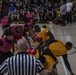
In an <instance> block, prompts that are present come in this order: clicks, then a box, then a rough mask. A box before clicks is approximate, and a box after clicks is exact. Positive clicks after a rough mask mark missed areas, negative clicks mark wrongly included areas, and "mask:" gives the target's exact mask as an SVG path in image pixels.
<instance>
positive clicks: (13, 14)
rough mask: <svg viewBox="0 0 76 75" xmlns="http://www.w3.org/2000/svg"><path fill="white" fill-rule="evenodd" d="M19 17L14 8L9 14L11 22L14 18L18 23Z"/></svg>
mask: <svg viewBox="0 0 76 75" xmlns="http://www.w3.org/2000/svg"><path fill="white" fill-rule="evenodd" d="M19 16H20V14H19V11H18V10H17V9H16V8H15V9H14V11H13V12H12V14H11V20H12V21H13V20H14V18H17V21H19Z"/></svg>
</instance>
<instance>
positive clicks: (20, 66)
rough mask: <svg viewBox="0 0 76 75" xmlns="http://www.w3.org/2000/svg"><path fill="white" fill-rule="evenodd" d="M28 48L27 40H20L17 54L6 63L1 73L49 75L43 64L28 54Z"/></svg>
mask: <svg viewBox="0 0 76 75" xmlns="http://www.w3.org/2000/svg"><path fill="white" fill-rule="evenodd" d="M27 48H28V47H27V42H26V41H25V40H23V39H20V40H18V42H17V54H16V55H15V56H13V57H10V58H8V59H6V60H5V61H4V63H3V64H2V65H1V66H0V73H1V74H4V73H5V72H8V74H9V75H17V74H18V75H19V74H20V75H36V73H37V72H39V73H40V75H48V72H47V71H46V70H45V69H44V67H43V65H42V64H41V62H40V61H39V60H37V59H36V58H35V57H33V56H30V55H28V54H27ZM11 59H12V60H11ZM9 62H10V63H9ZM6 64H7V65H6Z"/></svg>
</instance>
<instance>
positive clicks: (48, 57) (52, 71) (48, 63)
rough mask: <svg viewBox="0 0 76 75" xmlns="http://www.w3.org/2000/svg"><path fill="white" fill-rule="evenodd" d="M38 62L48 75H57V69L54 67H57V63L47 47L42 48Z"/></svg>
mask: <svg viewBox="0 0 76 75" xmlns="http://www.w3.org/2000/svg"><path fill="white" fill-rule="evenodd" d="M39 60H40V61H41V62H42V64H43V65H44V68H45V69H46V70H48V71H49V75H57V71H56V70H57V69H56V68H55V67H54V66H56V65H57V63H58V61H57V59H56V57H55V56H54V55H53V54H52V52H51V51H50V50H49V48H48V47H46V46H45V47H44V50H43V51H42V55H41V56H40V57H39Z"/></svg>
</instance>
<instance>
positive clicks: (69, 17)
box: [66, 0, 73, 23]
mask: <svg viewBox="0 0 76 75" xmlns="http://www.w3.org/2000/svg"><path fill="white" fill-rule="evenodd" d="M66 7H67V23H69V22H70V23H72V8H73V4H72V2H70V1H69V0H68V2H67V3H66Z"/></svg>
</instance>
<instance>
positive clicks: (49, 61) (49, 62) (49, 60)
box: [43, 55, 55, 72]
mask: <svg viewBox="0 0 76 75" xmlns="http://www.w3.org/2000/svg"><path fill="white" fill-rule="evenodd" d="M43 56H44V57H45V59H46V62H45V64H44V68H45V69H47V70H49V71H50V72H51V71H52V68H53V65H54V64H55V61H54V60H53V58H52V57H51V56H49V55H43ZM49 68H50V69H49Z"/></svg>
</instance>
